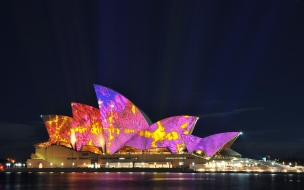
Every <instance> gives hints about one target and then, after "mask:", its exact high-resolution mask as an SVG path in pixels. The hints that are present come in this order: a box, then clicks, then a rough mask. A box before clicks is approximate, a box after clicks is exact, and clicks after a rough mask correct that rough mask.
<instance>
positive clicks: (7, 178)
mask: <svg viewBox="0 0 304 190" xmlns="http://www.w3.org/2000/svg"><path fill="white" fill-rule="evenodd" d="M303 187H304V174H246V173H195V174H194V173H156V172H154V173H147V172H139V173H137V172H126V173H124V172H106V173H102V172H92V173H90V172H87V173H82V172H79V173H78V172H76V173H74V172H71V173H70V172H64V173H57V172H54V173H52V172H39V173H35V172H33V173H9V172H7V173H0V190H2V189H22V190H23V189H31V190H32V189H44V190H47V189H58V190H62V189H71V190H72V189H73V190H83V189H85V190H86V189H87V190H94V189H110V190H111V189H174V190H178V189H215V190H220V189H271V190H274V189H301V190H302V189H304V188H303Z"/></svg>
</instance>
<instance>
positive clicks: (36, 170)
mask: <svg viewBox="0 0 304 190" xmlns="http://www.w3.org/2000/svg"><path fill="white" fill-rule="evenodd" d="M32 172H33V173H39V172H55V173H59V172H67V173H75V172H77V173H86V172H88V173H93V172H95V173H96V172H98V173H108V172H135V173H136V172H138V173H140V172H148V173H247V174H250V173H252V174H304V172H297V171H273V172H272V171H222V170H221V171H194V170H190V169H181V168H131V169H130V168H97V169H95V168H6V169H4V170H2V171H0V173H32Z"/></svg>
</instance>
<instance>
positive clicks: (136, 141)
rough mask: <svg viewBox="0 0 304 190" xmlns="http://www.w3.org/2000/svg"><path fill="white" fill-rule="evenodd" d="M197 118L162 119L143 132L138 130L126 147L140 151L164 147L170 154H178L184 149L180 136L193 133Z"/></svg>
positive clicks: (176, 117) (177, 117)
mask: <svg viewBox="0 0 304 190" xmlns="http://www.w3.org/2000/svg"><path fill="white" fill-rule="evenodd" d="M197 120H198V117H194V116H174V117H169V118H166V119H163V120H161V121H158V122H156V123H154V124H153V125H151V126H150V127H149V128H147V129H145V130H140V131H139V133H138V134H136V135H135V136H134V137H132V139H131V140H129V141H128V142H127V143H126V145H128V146H132V147H135V148H139V149H142V150H145V149H151V148H157V147H164V148H165V147H166V148H168V149H169V150H170V151H171V152H179V151H181V150H182V149H183V148H184V142H183V139H182V138H181V134H190V133H192V131H193V128H194V126H195V123H196V121H197Z"/></svg>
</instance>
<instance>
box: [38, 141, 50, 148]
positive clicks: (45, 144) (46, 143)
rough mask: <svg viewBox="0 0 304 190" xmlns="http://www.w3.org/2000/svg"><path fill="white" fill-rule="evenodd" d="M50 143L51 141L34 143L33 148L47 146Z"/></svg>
mask: <svg viewBox="0 0 304 190" xmlns="http://www.w3.org/2000/svg"><path fill="white" fill-rule="evenodd" d="M51 145H52V143H51V142H50V141H47V142H42V143H37V144H34V147H35V148H47V147H50V146H51Z"/></svg>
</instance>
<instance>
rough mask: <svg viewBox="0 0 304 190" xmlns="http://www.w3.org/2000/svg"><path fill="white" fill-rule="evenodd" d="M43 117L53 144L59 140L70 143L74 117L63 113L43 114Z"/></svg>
mask: <svg viewBox="0 0 304 190" xmlns="http://www.w3.org/2000/svg"><path fill="white" fill-rule="evenodd" d="M42 119H43V121H44V124H45V126H46V129H47V132H48V134H49V137H50V139H49V141H50V142H51V143H52V144H56V142H57V141H60V142H65V143H70V129H71V126H72V122H73V118H71V117H68V116H62V115H43V116H42Z"/></svg>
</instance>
